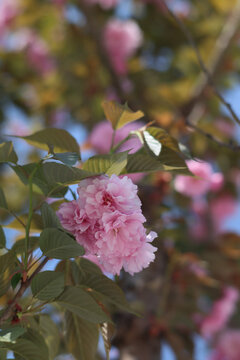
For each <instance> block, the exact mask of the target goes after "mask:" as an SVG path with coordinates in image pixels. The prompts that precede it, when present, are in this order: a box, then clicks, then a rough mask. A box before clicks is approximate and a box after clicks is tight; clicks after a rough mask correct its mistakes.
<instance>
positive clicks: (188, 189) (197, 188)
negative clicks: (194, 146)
mask: <svg viewBox="0 0 240 360" xmlns="http://www.w3.org/2000/svg"><path fill="white" fill-rule="evenodd" d="M187 165H188V168H189V170H190V171H191V172H192V173H193V174H194V175H195V176H196V177H195V178H194V177H191V176H184V175H178V176H176V178H175V182H174V185H175V189H176V190H177V191H178V192H180V193H182V194H184V195H187V196H190V197H197V196H201V195H204V194H206V193H207V192H208V191H210V190H212V191H218V190H219V189H220V188H221V187H222V185H223V182H224V178H223V175H222V174H221V173H214V172H213V170H212V167H211V165H210V164H208V163H206V162H198V161H194V160H188V161H187Z"/></svg>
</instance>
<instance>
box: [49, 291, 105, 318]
mask: <svg viewBox="0 0 240 360" xmlns="http://www.w3.org/2000/svg"><path fill="white" fill-rule="evenodd" d="M56 302H57V303H58V304H59V305H61V307H63V308H64V309H66V310H68V311H71V312H72V313H74V314H76V315H78V316H79V317H80V318H82V319H85V320H87V321H90V322H93V323H100V322H104V321H109V318H108V316H107V315H106V314H105V313H104V311H103V310H102V309H101V307H100V306H99V305H98V304H97V303H96V302H95V301H94V300H93V298H92V297H91V296H90V295H88V293H87V292H86V291H84V290H83V289H81V288H78V287H72V286H67V287H66V288H65V290H64V292H63V293H62V294H61V295H60V296H59V297H58V299H56Z"/></svg>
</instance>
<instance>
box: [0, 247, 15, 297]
mask: <svg viewBox="0 0 240 360" xmlns="http://www.w3.org/2000/svg"><path fill="white" fill-rule="evenodd" d="M14 268H15V256H14V253H13V252H12V251H9V252H7V253H6V254H4V255H2V256H0V297H1V296H3V295H5V294H6V292H7V290H8V288H9V287H10V277H11V275H12V273H13V271H14Z"/></svg>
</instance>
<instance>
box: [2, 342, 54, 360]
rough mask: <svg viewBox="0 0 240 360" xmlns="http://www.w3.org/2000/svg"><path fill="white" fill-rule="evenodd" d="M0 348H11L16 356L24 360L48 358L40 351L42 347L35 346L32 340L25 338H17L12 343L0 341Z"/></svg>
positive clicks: (45, 359)
mask: <svg viewBox="0 0 240 360" xmlns="http://www.w3.org/2000/svg"><path fill="white" fill-rule="evenodd" d="M0 348H1V349H7V350H11V351H13V352H14V354H16V356H18V359H20V357H21V358H22V359H24V360H33V359H34V360H48V356H47V357H46V354H45V353H44V352H42V348H40V347H39V346H37V345H36V344H35V343H33V342H32V341H29V340H26V339H21V338H19V339H17V341H16V343H15V344H12V343H6V342H5V343H0Z"/></svg>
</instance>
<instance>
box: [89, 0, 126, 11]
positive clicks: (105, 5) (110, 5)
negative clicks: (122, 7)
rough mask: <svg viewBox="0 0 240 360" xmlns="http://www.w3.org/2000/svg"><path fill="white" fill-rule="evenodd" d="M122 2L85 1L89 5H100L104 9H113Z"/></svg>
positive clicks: (105, 0)
mask: <svg viewBox="0 0 240 360" xmlns="http://www.w3.org/2000/svg"><path fill="white" fill-rule="evenodd" d="M119 1H120V0H85V2H86V3H88V4H99V5H100V6H101V7H102V8H103V9H111V8H113V7H115V6H116V5H117V4H118V3H119Z"/></svg>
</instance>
